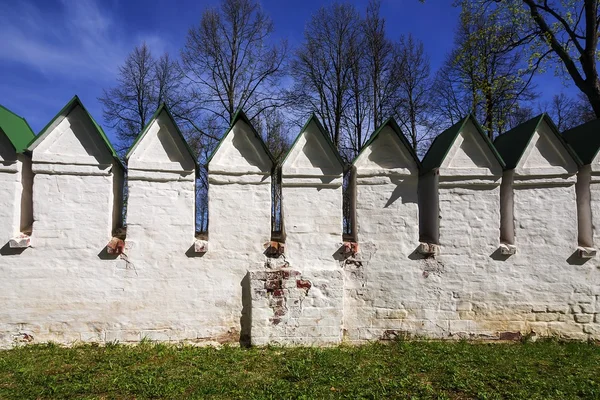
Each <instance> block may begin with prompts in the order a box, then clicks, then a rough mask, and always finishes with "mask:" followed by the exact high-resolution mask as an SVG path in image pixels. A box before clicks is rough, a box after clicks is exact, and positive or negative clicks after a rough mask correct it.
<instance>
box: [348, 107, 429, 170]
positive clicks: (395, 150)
mask: <svg viewBox="0 0 600 400" xmlns="http://www.w3.org/2000/svg"><path fill="white" fill-rule="evenodd" d="M352 165H354V166H355V167H357V168H361V169H362V168H364V169H391V170H393V169H409V170H417V171H419V170H420V169H421V162H420V161H419V157H418V156H417V154H416V153H415V151H414V150H413V148H412V147H411V145H410V143H409V142H408V140H407V139H406V137H405V136H404V134H403V133H402V130H401V129H400V127H399V126H398V124H397V123H396V121H395V120H394V119H393V118H389V119H388V120H387V121H385V122H384V123H383V124H382V125H381V126H380V127H379V128H377V130H376V131H375V132H373V134H372V135H371V137H370V138H369V140H368V141H367V142H366V143H365V145H364V146H363V148H362V149H361V151H360V152H359V153H358V155H357V156H356V157H355V158H354V161H352Z"/></svg>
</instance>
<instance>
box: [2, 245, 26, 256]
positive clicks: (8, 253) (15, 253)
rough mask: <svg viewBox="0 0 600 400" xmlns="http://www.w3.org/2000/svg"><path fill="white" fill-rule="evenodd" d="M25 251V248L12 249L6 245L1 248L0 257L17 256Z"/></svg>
mask: <svg viewBox="0 0 600 400" xmlns="http://www.w3.org/2000/svg"><path fill="white" fill-rule="evenodd" d="M25 249H27V247H22V248H12V247H10V245H9V244H8V243H6V244H5V245H4V246H3V247H2V248H0V256H18V255H19V254H21V253H23V252H24V251H25Z"/></svg>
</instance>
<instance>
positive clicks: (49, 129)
mask: <svg viewBox="0 0 600 400" xmlns="http://www.w3.org/2000/svg"><path fill="white" fill-rule="evenodd" d="M78 110H80V112H78ZM72 113H78V115H77V117H78V119H79V120H80V121H82V122H83V123H85V122H86V121H87V122H89V126H90V127H91V129H89V130H85V133H86V134H95V135H96V137H95V138H85V137H77V135H78V134H79V135H81V134H82V132H81V130H77V132H72V133H73V134H74V136H73V135H71V136H70V137H69V136H65V135H61V138H60V140H62V141H63V142H64V143H63V144H72V145H74V146H82V147H84V148H85V147H86V146H90V145H91V146H93V147H94V148H99V147H101V148H103V150H104V151H107V153H108V154H109V155H110V157H111V158H112V159H113V160H114V161H117V162H118V163H119V165H121V166H123V164H122V163H121V160H120V159H119V156H118V155H117V152H116V151H115V149H114V148H113V146H112V145H111V143H110V141H109V140H108V137H107V136H106V134H105V133H104V131H103V130H102V128H101V127H100V125H98V123H97V122H96V120H94V118H93V117H92V116H91V114H90V113H89V112H88V111H87V109H86V108H85V107H84V105H83V103H82V102H81V100H79V97H77V96H74V97H73V98H72V99H71V100H70V101H69V102H68V103H67V104H66V105H65V106H64V107H63V109H62V110H60V111H59V112H58V114H56V116H55V117H54V118H52V120H51V121H50V122H49V123H48V124H47V125H46V126H45V127H44V128H43V129H42V130H41V131H40V133H39V134H38V136H37V137H35V138H34V139H33V140H32V141H31V142H30V143H29V145H28V146H27V150H28V151H34V150H35V149H36V148H38V147H39V146H40V145H41V144H42V143H43V142H44V141H45V139H46V138H47V137H48V136H50V135H51V134H52V133H53V132H54V131H55V130H56V129H57V128H59V127H60V126H61V124H63V123H64V122H65V119H66V118H67V117H68V116H69V115H71V114H72ZM61 133H64V132H61ZM86 139H89V140H86ZM76 142H79V144H77V143H76ZM84 142H85V143H84ZM96 143H97V144H98V146H96ZM46 150H54V151H59V154H60V146H58V145H50V146H48V148H47V149H46ZM85 150H86V152H88V151H90V150H93V148H90V147H88V148H86V149H85Z"/></svg>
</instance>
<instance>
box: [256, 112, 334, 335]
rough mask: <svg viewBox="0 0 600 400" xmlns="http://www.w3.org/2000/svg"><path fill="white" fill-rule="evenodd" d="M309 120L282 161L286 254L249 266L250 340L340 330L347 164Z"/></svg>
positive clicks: (313, 121) (321, 131)
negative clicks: (344, 190) (344, 163)
mask: <svg viewBox="0 0 600 400" xmlns="http://www.w3.org/2000/svg"><path fill="white" fill-rule="evenodd" d="M326 135H327V133H325V132H324V131H323V130H322V128H321V126H320V124H319V123H318V122H317V121H316V119H314V118H311V120H309V122H308V123H307V125H306V126H305V127H304V129H303V130H302V132H301V133H300V135H299V136H298V138H297V139H296V141H295V143H294V145H293V146H292V148H291V149H290V151H289V153H288V154H287V156H286V158H285V160H284V161H283V165H282V198H283V199H284V201H283V219H284V229H285V237H286V239H285V256H284V257H280V258H279V259H275V260H268V262H267V263H266V264H265V268H263V269H260V270H252V271H251V272H250V282H251V289H252V333H251V336H252V343H253V344H266V343H290V344H302V343H306V344H309V343H313V344H332V343H339V342H340V340H341V335H342V320H343V308H344V305H343V289H344V279H343V275H342V269H341V267H340V263H339V261H338V260H339V252H340V247H341V244H342V242H341V231H342V173H343V166H342V163H341V161H340V160H339V157H338V156H337V155H336V152H335V149H334V148H333V145H332V144H331V143H330V142H329V139H328V138H327V136H326Z"/></svg>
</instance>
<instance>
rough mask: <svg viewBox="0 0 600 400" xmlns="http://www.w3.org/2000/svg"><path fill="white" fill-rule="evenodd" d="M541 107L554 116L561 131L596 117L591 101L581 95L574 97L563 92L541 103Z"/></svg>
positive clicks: (543, 110) (542, 110)
mask: <svg viewBox="0 0 600 400" xmlns="http://www.w3.org/2000/svg"><path fill="white" fill-rule="evenodd" d="M539 108H540V111H541V112H546V113H548V114H549V115H550V116H551V117H552V120H553V121H554V122H555V123H556V126H557V128H558V129H559V130H560V131H561V132H562V131H565V130H567V129H571V128H574V127H576V126H578V125H581V124H583V123H585V122H587V121H590V120H592V119H595V118H596V117H595V114H594V111H593V110H592V108H591V106H590V104H589V102H588V101H587V99H586V98H585V97H583V96H581V95H580V96H579V97H575V98H574V97H569V96H567V95H566V94H565V93H562V92H561V93H559V94H555V95H554V96H553V97H552V100H551V101H550V102H544V103H541V104H540V105H539Z"/></svg>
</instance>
